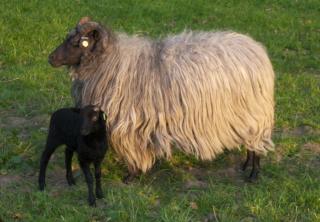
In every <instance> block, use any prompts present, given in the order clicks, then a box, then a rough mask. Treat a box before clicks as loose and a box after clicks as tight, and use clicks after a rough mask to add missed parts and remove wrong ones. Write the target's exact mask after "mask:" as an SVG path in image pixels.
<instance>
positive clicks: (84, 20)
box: [78, 16, 91, 25]
mask: <svg viewBox="0 0 320 222" xmlns="http://www.w3.org/2000/svg"><path fill="white" fill-rule="evenodd" d="M90 21H91V18H90V17H88V16H85V17H82V18H81V19H80V20H79V22H78V25H83V24H85V23H87V22H90Z"/></svg>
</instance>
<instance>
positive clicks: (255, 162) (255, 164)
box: [249, 152, 260, 182]
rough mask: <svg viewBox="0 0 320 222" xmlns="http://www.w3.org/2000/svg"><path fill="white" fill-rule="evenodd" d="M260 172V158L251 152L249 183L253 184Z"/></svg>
mask: <svg viewBox="0 0 320 222" xmlns="http://www.w3.org/2000/svg"><path fill="white" fill-rule="evenodd" d="M259 172H260V156H259V155H257V154H256V153H255V152H253V159H252V171H251V174H250V176H249V181H251V182H254V181H256V180H257V179H258V174H259Z"/></svg>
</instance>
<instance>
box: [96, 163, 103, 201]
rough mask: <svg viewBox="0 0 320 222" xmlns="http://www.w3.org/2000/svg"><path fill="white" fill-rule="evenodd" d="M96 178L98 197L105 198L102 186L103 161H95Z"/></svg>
mask: <svg viewBox="0 0 320 222" xmlns="http://www.w3.org/2000/svg"><path fill="white" fill-rule="evenodd" d="M94 170H95V178H96V197H97V198H99V199H101V198H103V197H104V196H103V192H102V188H101V161H99V162H95V163H94Z"/></svg>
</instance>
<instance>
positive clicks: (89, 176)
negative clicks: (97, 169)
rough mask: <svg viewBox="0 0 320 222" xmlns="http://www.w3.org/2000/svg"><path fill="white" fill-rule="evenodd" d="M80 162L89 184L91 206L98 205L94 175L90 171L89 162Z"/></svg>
mask: <svg viewBox="0 0 320 222" xmlns="http://www.w3.org/2000/svg"><path fill="white" fill-rule="evenodd" d="M79 162H80V167H81V169H82V171H83V174H84V176H85V179H86V182H87V186H88V202H89V205H90V206H96V198H95V196H94V193H93V177H92V174H91V172H90V168H89V164H88V163H86V162H83V161H79Z"/></svg>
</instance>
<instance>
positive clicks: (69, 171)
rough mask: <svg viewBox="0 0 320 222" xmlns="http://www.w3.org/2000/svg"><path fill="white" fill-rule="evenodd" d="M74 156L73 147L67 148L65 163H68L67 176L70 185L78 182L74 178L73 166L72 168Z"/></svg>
mask: <svg viewBox="0 0 320 222" xmlns="http://www.w3.org/2000/svg"><path fill="white" fill-rule="evenodd" d="M72 156H73V149H72V148H69V147H67V148H66V150H65V164H66V171H67V172H66V177H67V181H68V184H69V186H72V185H75V184H76V182H75V180H74V178H73V174H72V168H71V164H72Z"/></svg>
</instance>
